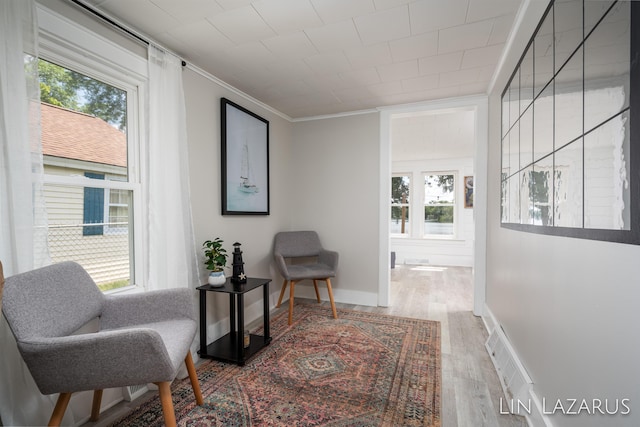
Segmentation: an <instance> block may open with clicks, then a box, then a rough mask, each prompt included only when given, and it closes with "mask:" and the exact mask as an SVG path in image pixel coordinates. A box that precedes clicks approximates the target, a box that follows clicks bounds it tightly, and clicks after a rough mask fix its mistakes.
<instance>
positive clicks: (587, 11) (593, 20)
mask: <svg viewBox="0 0 640 427" xmlns="http://www.w3.org/2000/svg"><path fill="white" fill-rule="evenodd" d="M614 3H616V0H588V1H585V2H584V35H585V37H588V36H589V33H590V32H591V31H592V30H593V29H594V28H595V27H596V25H597V24H598V22H599V21H600V20H601V19H602V17H603V16H604V15H605V14H606V13H607V11H608V10H609V9H610V8H611V6H613V4H614ZM618 5H623V7H624V6H625V5H626V6H629V2H619V3H618Z"/></svg>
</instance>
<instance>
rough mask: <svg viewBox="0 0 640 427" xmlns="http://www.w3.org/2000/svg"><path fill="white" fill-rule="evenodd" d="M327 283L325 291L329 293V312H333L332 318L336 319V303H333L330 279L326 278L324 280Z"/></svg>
mask: <svg viewBox="0 0 640 427" xmlns="http://www.w3.org/2000/svg"><path fill="white" fill-rule="evenodd" d="M325 280H326V282H327V290H328V291H329V301H331V310H333V318H334V319H337V318H338V312H337V311H336V303H335V302H334V301H333V291H332V290H331V279H329V278H328V277H327V278H326V279H325Z"/></svg>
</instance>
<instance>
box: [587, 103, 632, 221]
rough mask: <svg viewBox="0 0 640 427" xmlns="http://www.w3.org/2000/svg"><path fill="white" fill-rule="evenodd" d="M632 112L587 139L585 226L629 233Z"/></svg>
mask: <svg viewBox="0 0 640 427" xmlns="http://www.w3.org/2000/svg"><path fill="white" fill-rule="evenodd" d="M629 124H630V121H629V113H628V112H626V113H623V114H620V115H619V116H616V117H614V118H612V119H611V120H609V121H608V122H607V123H605V124H604V125H602V126H600V127H598V128H597V129H595V130H594V131H593V132H590V133H589V134H588V135H586V136H585V138H584V180H585V190H584V192H585V194H584V201H585V218H584V221H585V227H587V228H594V229H605V230H629V229H630V228H631V223H630V210H631V206H630V188H629V178H630V177H629V164H630V160H629V155H630V153H629Z"/></svg>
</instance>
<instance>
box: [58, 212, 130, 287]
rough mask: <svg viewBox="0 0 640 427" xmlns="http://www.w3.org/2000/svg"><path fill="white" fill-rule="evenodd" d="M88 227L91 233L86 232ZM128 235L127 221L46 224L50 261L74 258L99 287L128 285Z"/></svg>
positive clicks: (71, 259)
mask: <svg viewBox="0 0 640 427" xmlns="http://www.w3.org/2000/svg"><path fill="white" fill-rule="evenodd" d="M89 228H91V230H92V232H91V233H90V234H91V235H87V233H86V230H87V229H89ZM96 229H97V230H98V231H97V232H96ZM100 229H101V230H100ZM129 237H130V230H129V224H128V223H125V222H121V223H98V224H73V223H57V224H49V234H48V240H49V253H50V255H51V261H52V262H54V263H57V262H62V261H76V262H77V263H78V264H80V265H82V267H84V269H85V270H87V272H88V273H89V275H90V276H91V278H92V279H93V280H94V281H95V282H96V284H97V285H98V286H99V287H100V288H101V289H102V290H109V289H115V288H119V287H123V286H128V285H129V284H130V278H131V261H130V258H131V256H130V255H131V241H130V238H129Z"/></svg>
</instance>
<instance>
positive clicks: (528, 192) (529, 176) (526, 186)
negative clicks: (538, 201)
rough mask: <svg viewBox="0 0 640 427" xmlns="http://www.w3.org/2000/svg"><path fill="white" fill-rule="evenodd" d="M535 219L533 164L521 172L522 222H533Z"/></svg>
mask: <svg viewBox="0 0 640 427" xmlns="http://www.w3.org/2000/svg"><path fill="white" fill-rule="evenodd" d="M533 220H534V200H533V166H529V167H528V168H526V169H524V170H523V171H522V173H521V174H520V222H521V223H522V224H533Z"/></svg>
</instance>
